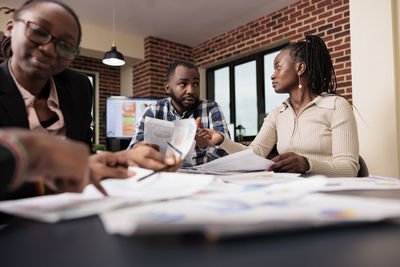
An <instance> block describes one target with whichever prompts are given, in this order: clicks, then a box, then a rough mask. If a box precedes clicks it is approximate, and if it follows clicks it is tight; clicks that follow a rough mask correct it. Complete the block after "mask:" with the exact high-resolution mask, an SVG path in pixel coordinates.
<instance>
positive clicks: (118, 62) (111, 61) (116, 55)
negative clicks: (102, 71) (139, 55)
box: [103, 0, 125, 66]
mask: <svg viewBox="0 0 400 267" xmlns="http://www.w3.org/2000/svg"><path fill="white" fill-rule="evenodd" d="M103 64H106V65H108V66H122V65H124V64H125V60H124V56H123V55H122V54H121V53H120V52H118V51H117V46H116V44H115V0H113V42H112V45H111V50H110V51H107V52H106V53H105V54H104V58H103Z"/></svg>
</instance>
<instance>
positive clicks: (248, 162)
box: [196, 149, 274, 173]
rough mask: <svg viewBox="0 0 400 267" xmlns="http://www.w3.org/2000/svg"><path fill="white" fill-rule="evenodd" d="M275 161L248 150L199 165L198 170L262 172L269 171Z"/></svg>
mask: <svg viewBox="0 0 400 267" xmlns="http://www.w3.org/2000/svg"><path fill="white" fill-rule="evenodd" d="M273 164H274V162H273V161H271V160H268V159H265V158H262V157H259V156H257V155H256V154H254V152H253V151H252V150H251V149H246V150H243V151H240V152H237V153H234V154H231V155H228V156H225V157H222V158H219V159H216V160H213V161H211V162H208V163H205V164H202V165H199V166H197V167H196V169H198V170H200V171H204V172H207V171H209V172H224V173H229V172H234V171H262V170H268V168H269V167H271V166H272V165H273Z"/></svg>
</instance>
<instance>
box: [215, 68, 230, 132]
mask: <svg viewBox="0 0 400 267" xmlns="http://www.w3.org/2000/svg"><path fill="white" fill-rule="evenodd" d="M229 88H230V84H229V67H225V68H222V69H218V70H215V71H214V90H215V91H214V98H215V102H217V103H218V104H219V105H220V107H221V109H222V112H223V113H224V116H225V120H226V123H227V124H229V123H231V110H230V108H229V103H230V93H229Z"/></svg>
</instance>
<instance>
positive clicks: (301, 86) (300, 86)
mask: <svg viewBox="0 0 400 267" xmlns="http://www.w3.org/2000/svg"><path fill="white" fill-rule="evenodd" d="M298 76H299V89H301V88H303V85H301V79H300V75H298Z"/></svg>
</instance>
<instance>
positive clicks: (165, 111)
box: [128, 61, 229, 166]
mask: <svg viewBox="0 0 400 267" xmlns="http://www.w3.org/2000/svg"><path fill="white" fill-rule="evenodd" d="M199 82H200V74H199V72H198V70H197V68H196V67H195V66H194V65H193V64H191V63H188V62H184V61H175V62H173V63H172V64H171V65H170V66H169V68H168V71H167V82H166V83H165V92H166V93H167V94H168V95H169V96H170V97H168V98H163V99H161V100H158V101H157V103H155V104H151V105H149V107H148V108H147V110H146V112H145V113H144V115H143V117H142V119H141V121H140V124H139V126H138V127H136V132H135V136H134V137H133V138H132V140H131V143H130V144H129V147H128V149H131V148H133V146H134V145H136V144H137V143H139V142H142V141H143V139H144V120H145V117H146V116H149V117H152V118H156V119H161V120H168V121H174V120H181V119H187V118H194V119H197V118H201V121H200V127H202V128H208V129H213V130H216V131H219V132H221V133H223V134H225V135H226V136H229V132H228V127H227V125H226V122H225V118H224V115H223V113H222V110H221V108H220V107H219V105H218V104H217V103H216V102H214V101H210V100H200V99H199V95H200V87H199ZM197 121H198V119H197ZM198 138H201V137H199V136H196V139H198ZM226 155H227V153H226V152H225V151H224V150H222V149H217V148H216V147H215V146H210V147H207V148H204V149H201V148H199V147H198V146H196V148H195V153H194V154H193V156H192V161H191V162H184V164H183V165H185V166H194V165H199V164H203V163H206V162H209V161H211V160H213V159H216V158H219V157H223V156H226Z"/></svg>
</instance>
